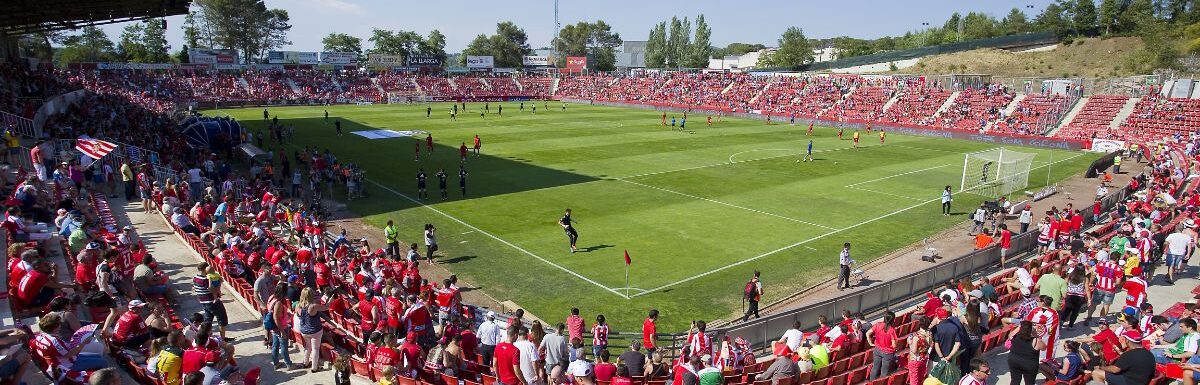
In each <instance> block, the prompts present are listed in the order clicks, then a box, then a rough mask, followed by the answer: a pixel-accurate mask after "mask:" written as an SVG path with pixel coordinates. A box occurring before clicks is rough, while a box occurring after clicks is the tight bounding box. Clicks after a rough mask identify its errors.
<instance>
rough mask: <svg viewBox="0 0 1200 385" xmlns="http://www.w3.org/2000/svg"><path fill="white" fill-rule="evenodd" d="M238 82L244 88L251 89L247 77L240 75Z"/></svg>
mask: <svg viewBox="0 0 1200 385" xmlns="http://www.w3.org/2000/svg"><path fill="white" fill-rule="evenodd" d="M237 84H238V85H239V86H241V87H242V89H243V90H246V91H250V82H248V81H246V78H243V77H240V76H239V77H238V78H237Z"/></svg>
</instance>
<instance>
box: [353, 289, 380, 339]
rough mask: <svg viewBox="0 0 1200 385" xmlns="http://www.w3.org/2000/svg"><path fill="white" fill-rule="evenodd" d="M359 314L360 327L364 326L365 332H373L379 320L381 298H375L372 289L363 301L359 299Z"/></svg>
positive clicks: (368, 290)
mask: <svg viewBox="0 0 1200 385" xmlns="http://www.w3.org/2000/svg"><path fill="white" fill-rule="evenodd" d="M357 307H358V316H359V319H360V320H361V322H359V327H360V328H362V331H363V334H371V332H373V331H375V322H376V321H377V320H379V307H380V306H379V300H378V299H376V298H375V293H372V292H371V290H370V289H367V292H366V294H365V296H364V297H363V299H362V300H361V301H358V306H357Z"/></svg>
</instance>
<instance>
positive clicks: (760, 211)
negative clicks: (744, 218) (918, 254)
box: [617, 178, 837, 230]
mask: <svg viewBox="0 0 1200 385" xmlns="http://www.w3.org/2000/svg"><path fill="white" fill-rule="evenodd" d="M617 180H619V181H622V182H625V183H629V184H633V185H637V186H642V187H645V188H650V189H655V190H659V191H662V192H667V193H671V194H675V195H679V196H684V197H688V198H692V199H698V200H702V201H705V202H711V203H716V204H719V205H723V206H729V207H733V208H735V209H742V210H746V211H749V212H752V213H759V214H763V215H767V216H772V217H776V218H779V219H784V220H788V221H792V222H796V223H803V224H806V225H809V226H816V227H820V228H823V229H826V230H837V229H836V228H833V227H829V226H825V225H822V224H819V223H812V222H808V221H804V220H800V219H796V218H791V217H785V216H783V215H779V214H775V213H769V212H766V211H762V210H758V209H752V208H749V207H745V206H738V205H735V204H732V203H728V202H722V201H719V200H716V199H709V198H705V197H702V196H696V195H692V194H688V193H683V192H679V191H675V190H670V189H665V188H662V187H658V186H651V185H648V184H645V183H638V182H634V181H631V180H627V179H624V178H619V179H617Z"/></svg>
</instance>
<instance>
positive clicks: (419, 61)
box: [407, 55, 442, 67]
mask: <svg viewBox="0 0 1200 385" xmlns="http://www.w3.org/2000/svg"><path fill="white" fill-rule="evenodd" d="M407 59H408V60H407V63H408V64H407V66H408V67H441V66H442V61H441V60H439V59H438V58H437V57H436V56H433V55H409V56H408V58H407Z"/></svg>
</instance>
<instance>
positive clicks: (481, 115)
mask: <svg viewBox="0 0 1200 385" xmlns="http://www.w3.org/2000/svg"><path fill="white" fill-rule="evenodd" d="M479 118H480V119H483V111H479Z"/></svg>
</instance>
